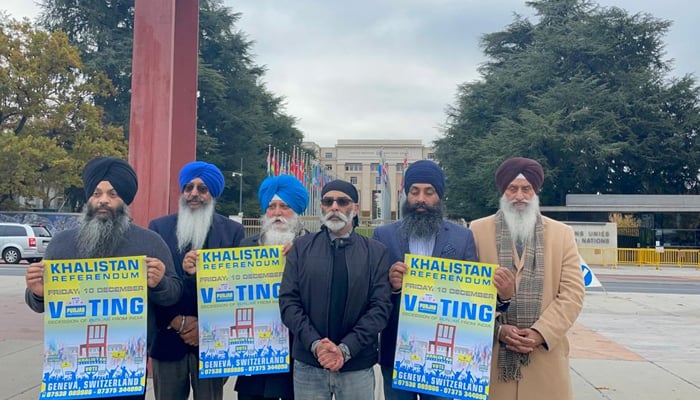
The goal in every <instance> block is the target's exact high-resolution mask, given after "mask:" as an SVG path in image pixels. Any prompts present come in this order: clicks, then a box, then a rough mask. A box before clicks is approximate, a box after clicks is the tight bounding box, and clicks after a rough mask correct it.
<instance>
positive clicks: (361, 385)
mask: <svg viewBox="0 0 700 400" xmlns="http://www.w3.org/2000/svg"><path fill="white" fill-rule="evenodd" d="M321 195H322V199H321V211H322V213H323V216H322V218H321V222H322V223H323V227H322V228H321V230H320V231H319V232H316V233H310V234H308V235H304V236H301V237H299V238H297V239H296V240H295V241H294V245H293V246H292V249H291V250H290V252H289V254H288V255H287V263H286V265H285V267H284V274H283V276H282V285H281V287H280V299H279V302H280V311H281V313H282V321H283V322H284V324H285V325H286V326H287V327H288V328H289V332H290V333H291V334H292V335H294V343H293V344H292V357H293V358H294V372H293V376H294V397H295V398H297V399H328V400H330V399H331V397H332V396H333V395H335V398H336V400H366V399H373V398H374V370H373V368H372V367H373V366H374V364H376V362H377V356H378V348H377V340H378V334H379V332H380V331H381V330H382V329H383V328H384V326H385V325H386V321H387V319H388V318H389V312H390V311H391V300H390V296H391V289H390V288H389V278H388V271H389V260H388V254H387V251H386V248H385V247H384V246H383V245H382V244H381V243H379V242H377V241H376V240H373V239H370V238H367V237H364V236H361V235H358V234H357V233H356V232H355V231H354V225H353V218H354V216H355V215H356V214H357V211H358V208H359V206H358V204H357V203H358V194H357V189H355V187H354V186H353V185H352V184H351V183H349V182H345V181H341V180H335V181H332V182H329V183H327V184H326V185H325V186H324V187H323V189H322V191H321Z"/></svg>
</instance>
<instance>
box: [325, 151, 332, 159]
mask: <svg viewBox="0 0 700 400" xmlns="http://www.w3.org/2000/svg"><path fill="white" fill-rule="evenodd" d="M323 158H333V153H331V152H330V151H328V152H326V154H325V155H324V156H323Z"/></svg>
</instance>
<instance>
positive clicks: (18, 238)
mask: <svg viewBox="0 0 700 400" xmlns="http://www.w3.org/2000/svg"><path fill="white" fill-rule="evenodd" d="M49 242H51V232H49V230H48V229H46V227H44V226H42V225H29V224H16V223H10V222H0V254H1V255H2V259H3V260H4V261H5V262H6V263H8V264H16V263H18V262H20V260H27V261H29V262H37V261H40V260H41V259H42V258H44V253H45V252H46V246H48V245H49Z"/></svg>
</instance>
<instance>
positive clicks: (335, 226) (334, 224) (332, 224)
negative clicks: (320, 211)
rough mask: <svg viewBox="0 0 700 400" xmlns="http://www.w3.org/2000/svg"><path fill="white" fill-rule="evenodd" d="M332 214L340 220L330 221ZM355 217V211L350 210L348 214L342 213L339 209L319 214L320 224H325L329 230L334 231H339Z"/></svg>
mask: <svg viewBox="0 0 700 400" xmlns="http://www.w3.org/2000/svg"><path fill="white" fill-rule="evenodd" d="M333 216H337V217H339V218H340V219H341V220H340V221H331V220H330V218H331V217H333ZM354 217H355V211H353V210H350V215H347V214H343V213H342V212H341V211H329V212H328V213H327V214H326V215H321V224H323V225H325V227H326V228H328V230H329V231H331V232H333V233H336V232H340V231H342V230H343V229H345V227H346V226H347V224H352V219H353V218H354Z"/></svg>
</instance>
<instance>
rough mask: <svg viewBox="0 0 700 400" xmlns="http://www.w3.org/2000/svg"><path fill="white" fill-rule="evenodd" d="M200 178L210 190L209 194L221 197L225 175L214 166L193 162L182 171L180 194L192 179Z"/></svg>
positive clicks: (179, 179)
mask: <svg viewBox="0 0 700 400" xmlns="http://www.w3.org/2000/svg"><path fill="white" fill-rule="evenodd" d="M195 178H199V179H201V180H202V181H203V182H204V184H205V185H207V187H208V188H209V192H211V195H212V196H213V197H215V198H217V197H219V196H221V193H222V192H223V191H224V174H222V173H221V170H220V169H219V168H218V167H217V166H216V165H214V164H209V163H206V162H204V161H192V162H191V163H188V164H185V166H184V167H182V169H181V170H180V176H179V178H178V181H179V182H180V192H183V191H184V190H185V185H187V184H188V183H190V181H191V180H192V179H195Z"/></svg>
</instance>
